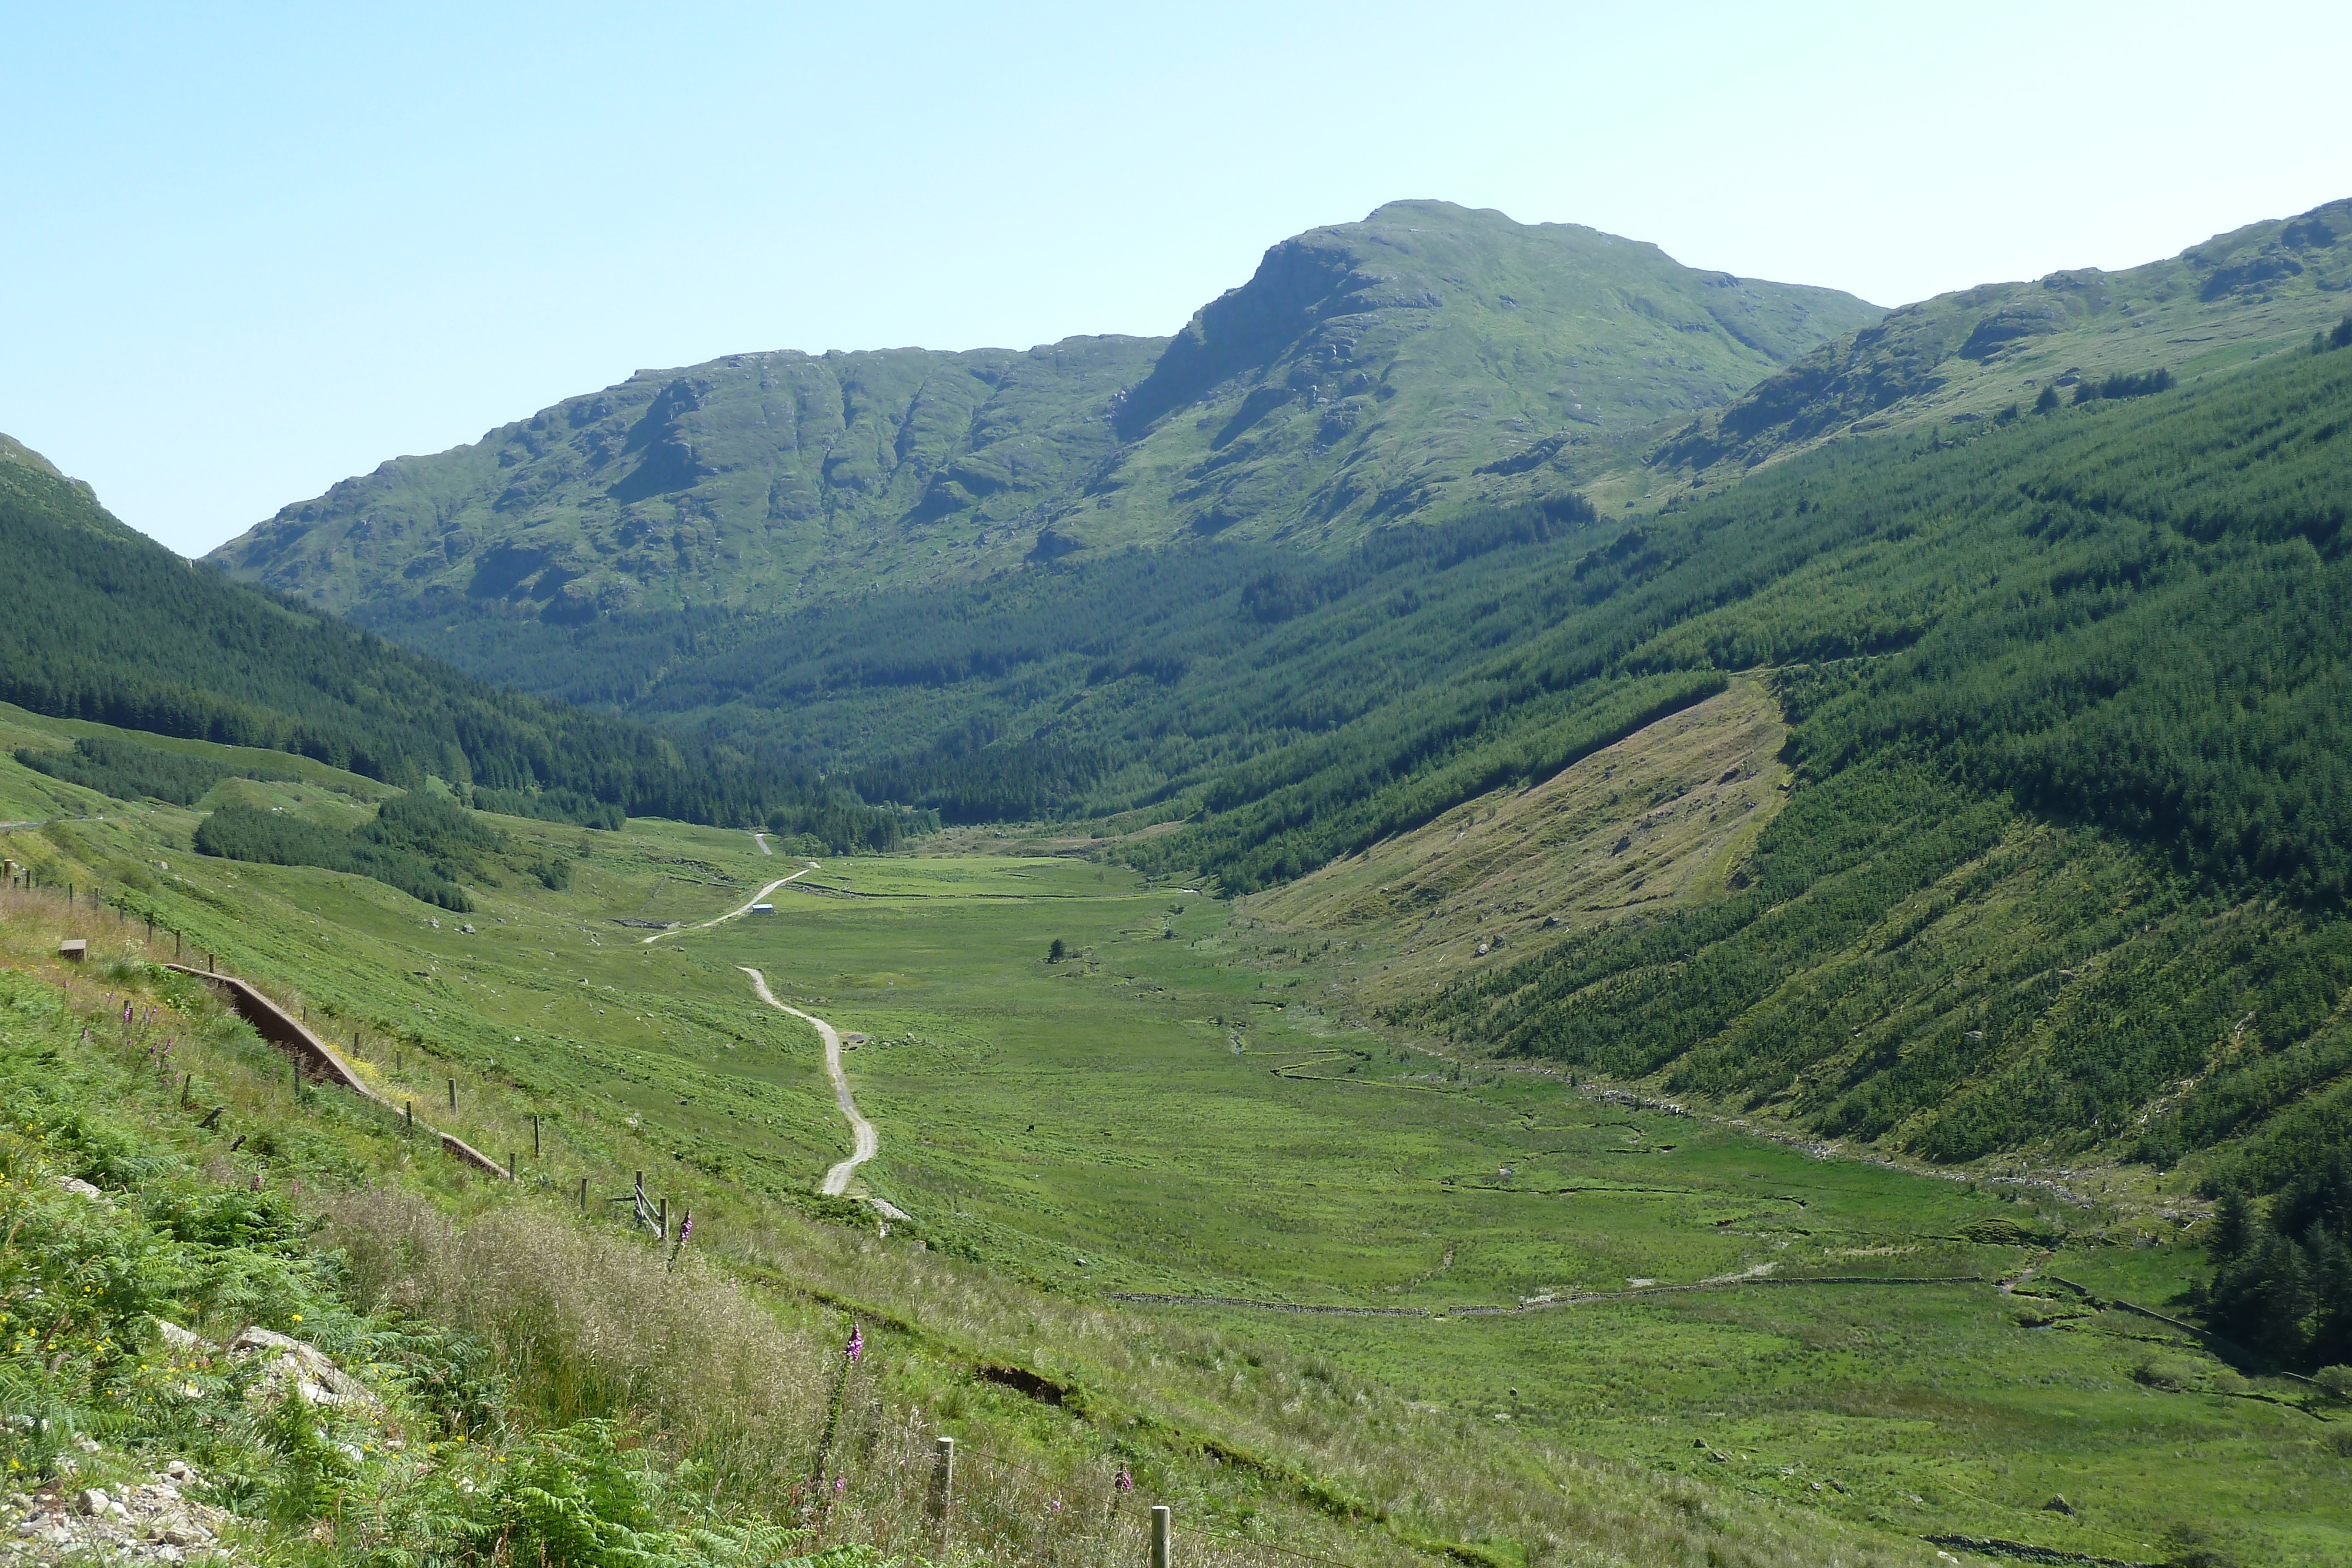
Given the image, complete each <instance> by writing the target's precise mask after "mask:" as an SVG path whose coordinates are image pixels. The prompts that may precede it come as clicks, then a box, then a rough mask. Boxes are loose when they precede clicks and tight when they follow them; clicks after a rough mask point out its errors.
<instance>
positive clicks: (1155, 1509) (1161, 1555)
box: [1151, 1502, 1171, 1568]
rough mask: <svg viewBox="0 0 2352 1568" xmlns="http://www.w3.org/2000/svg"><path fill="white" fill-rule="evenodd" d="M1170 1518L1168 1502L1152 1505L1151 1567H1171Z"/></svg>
mask: <svg viewBox="0 0 2352 1568" xmlns="http://www.w3.org/2000/svg"><path fill="white" fill-rule="evenodd" d="M1169 1520H1170V1515H1169V1512H1168V1505H1167V1504H1166V1503H1164V1502H1155V1503H1153V1504H1152V1505H1151V1568H1169V1558H1170V1554H1171V1553H1170V1546H1169V1541H1168V1536H1169V1531H1170V1524H1169Z"/></svg>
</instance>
